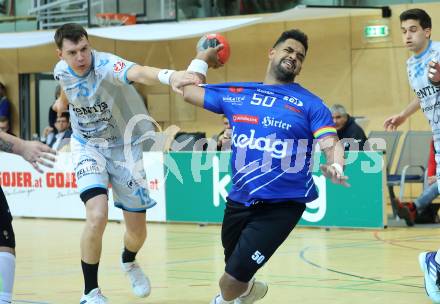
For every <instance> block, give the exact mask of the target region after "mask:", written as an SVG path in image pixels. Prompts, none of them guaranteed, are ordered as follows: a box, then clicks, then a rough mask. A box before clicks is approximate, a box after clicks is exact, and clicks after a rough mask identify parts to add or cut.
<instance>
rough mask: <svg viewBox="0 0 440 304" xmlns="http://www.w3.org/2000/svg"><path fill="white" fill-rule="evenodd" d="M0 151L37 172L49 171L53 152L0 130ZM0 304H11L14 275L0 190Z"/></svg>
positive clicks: (8, 224) (11, 242) (5, 205)
mask: <svg viewBox="0 0 440 304" xmlns="http://www.w3.org/2000/svg"><path fill="white" fill-rule="evenodd" d="M0 151H3V152H8V153H14V154H17V155H20V156H22V157H23V158H24V159H25V160H27V161H28V162H29V163H31V165H32V166H33V167H34V169H35V170H37V171H38V172H42V170H41V168H40V165H43V166H46V167H52V162H53V161H54V160H55V158H54V157H53V155H51V154H55V153H56V152H55V151H54V150H52V149H51V148H49V147H48V146H46V145H45V144H42V143H40V142H38V141H27V140H22V139H20V138H18V137H15V136H12V135H10V134H7V133H6V132H3V131H1V130H0ZM0 232H1V233H0V304H5V303H12V288H13V286H14V275H15V235H14V229H13V228H12V216H11V212H10V211H9V206H8V202H7V201H6V197H5V194H4V193H3V190H2V188H1V186H0Z"/></svg>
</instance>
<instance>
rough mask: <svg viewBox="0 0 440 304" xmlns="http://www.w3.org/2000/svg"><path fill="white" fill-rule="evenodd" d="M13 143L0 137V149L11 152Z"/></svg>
mask: <svg viewBox="0 0 440 304" xmlns="http://www.w3.org/2000/svg"><path fill="white" fill-rule="evenodd" d="M12 146H13V144H12V143H10V142H9V141H6V140H3V139H1V138H0V151H4V152H9V153H12Z"/></svg>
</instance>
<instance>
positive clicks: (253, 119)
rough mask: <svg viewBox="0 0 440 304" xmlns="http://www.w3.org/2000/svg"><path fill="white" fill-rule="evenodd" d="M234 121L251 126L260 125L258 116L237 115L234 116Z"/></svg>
mask: <svg viewBox="0 0 440 304" xmlns="http://www.w3.org/2000/svg"><path fill="white" fill-rule="evenodd" d="M232 120H233V121H234V122H244V123H248V124H251V125H257V124H258V121H259V119H258V116H252V115H246V114H235V115H233V116H232Z"/></svg>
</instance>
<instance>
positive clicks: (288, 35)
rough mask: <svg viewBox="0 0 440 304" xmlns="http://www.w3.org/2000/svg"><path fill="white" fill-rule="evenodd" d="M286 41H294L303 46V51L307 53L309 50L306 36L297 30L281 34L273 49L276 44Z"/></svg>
mask: <svg viewBox="0 0 440 304" xmlns="http://www.w3.org/2000/svg"><path fill="white" fill-rule="evenodd" d="M287 39H294V40H296V41H298V42H300V43H301V44H302V45H303V46H304V50H305V51H306V53H307V49H308V48H309V44H308V38H307V35H306V34H304V33H303V32H302V31H300V30H298V29H293V30H289V31H285V32H283V33H282V34H281V36H280V37H279V38H278V40H277V41H276V42H275V43H274V45H273V48H275V47H276V46H277V45H278V44H280V43H283V42H284V41H286V40H287Z"/></svg>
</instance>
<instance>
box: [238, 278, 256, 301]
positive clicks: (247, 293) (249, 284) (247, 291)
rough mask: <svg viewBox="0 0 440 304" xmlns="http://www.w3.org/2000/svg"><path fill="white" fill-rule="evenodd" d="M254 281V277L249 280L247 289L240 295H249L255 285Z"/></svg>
mask: <svg viewBox="0 0 440 304" xmlns="http://www.w3.org/2000/svg"><path fill="white" fill-rule="evenodd" d="M254 282H255V278H252V279H251V280H250V281H249V282H248V287H247V289H246V291H245V292H243V294H242V295H241V296H240V297H246V296H247V295H249V293H250V292H251V289H252V286H254Z"/></svg>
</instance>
